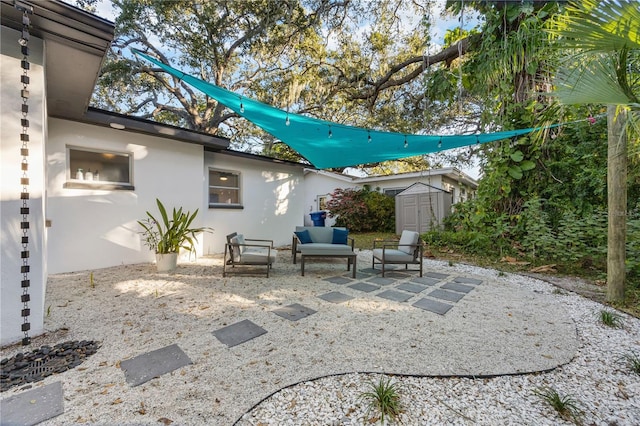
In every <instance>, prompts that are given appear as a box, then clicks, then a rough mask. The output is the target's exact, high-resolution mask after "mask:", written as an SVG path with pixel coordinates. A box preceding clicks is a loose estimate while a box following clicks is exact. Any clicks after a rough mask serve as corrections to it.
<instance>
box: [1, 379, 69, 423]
mask: <svg viewBox="0 0 640 426" xmlns="http://www.w3.org/2000/svg"><path fill="white" fill-rule="evenodd" d="M0 412H2V422H1V423H2V424H3V425H5V424H6V425H36V424H38V423H42V422H44V421H45V420H49V419H52V418H54V417H57V416H59V415H60V414H62V413H64V401H63V391H62V382H54V383H51V384H49V385H46V386H42V387H38V388H35V389H31V390H28V391H26V392H22V393H20V394H18V395H13V396H10V397H9V398H6V399H3V400H2V402H1V403H0Z"/></svg>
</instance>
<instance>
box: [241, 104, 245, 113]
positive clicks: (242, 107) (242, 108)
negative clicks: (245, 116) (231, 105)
mask: <svg viewBox="0 0 640 426" xmlns="http://www.w3.org/2000/svg"><path fill="white" fill-rule="evenodd" d="M240 112H242V113H244V105H243V104H242V102H240Z"/></svg>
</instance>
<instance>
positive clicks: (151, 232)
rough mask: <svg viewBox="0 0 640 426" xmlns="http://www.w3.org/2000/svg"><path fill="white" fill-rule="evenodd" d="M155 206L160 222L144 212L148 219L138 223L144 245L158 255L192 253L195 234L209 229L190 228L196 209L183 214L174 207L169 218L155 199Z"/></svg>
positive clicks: (164, 209)
mask: <svg viewBox="0 0 640 426" xmlns="http://www.w3.org/2000/svg"><path fill="white" fill-rule="evenodd" d="M156 204H157V205H158V210H159V211H160V219H161V220H158V219H156V218H155V217H154V216H153V215H152V214H151V213H149V212H146V213H147V216H148V217H147V218H146V219H144V220H139V221H138V224H140V226H141V227H142V229H143V231H142V232H141V234H142V235H143V237H144V243H145V245H146V246H147V247H149V249H150V250H154V251H155V252H156V253H160V254H167V253H177V252H178V251H179V250H180V249H181V248H183V249H185V250H188V251H192V250H193V248H194V244H195V241H196V240H197V237H196V234H198V233H200V232H208V231H210V229H209V228H191V223H192V222H193V220H194V219H195V218H196V215H197V214H198V209H196V210H195V211H194V212H193V213H190V212H188V211H187V212H183V211H182V207H180V208H179V209H178V210H176V208H175V207H174V208H173V210H172V215H171V218H169V215H168V214H167V210H166V208H165V207H164V205H163V204H162V203H161V202H160V200H159V199H157V198H156Z"/></svg>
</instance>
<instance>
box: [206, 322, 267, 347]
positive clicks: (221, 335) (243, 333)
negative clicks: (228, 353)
mask: <svg viewBox="0 0 640 426" xmlns="http://www.w3.org/2000/svg"><path fill="white" fill-rule="evenodd" d="M266 332H267V330H265V329H264V328H262V327H260V326H259V325H257V324H254V323H252V322H251V321H249V320H242V321H240V322H237V323H235V324H231V325H228V326H226V327H223V328H221V329H219V330H216V331H214V332H213V335H214V336H216V338H217V339H218V340H219V341H220V342H222V343H224V344H225V345H227V346H228V347H230V348H231V347H234V346H236V345H239V344H241V343H244V342H248V341H249V340H251V339H254V338H256V337H258V336H262V335H263V334H265V333H266Z"/></svg>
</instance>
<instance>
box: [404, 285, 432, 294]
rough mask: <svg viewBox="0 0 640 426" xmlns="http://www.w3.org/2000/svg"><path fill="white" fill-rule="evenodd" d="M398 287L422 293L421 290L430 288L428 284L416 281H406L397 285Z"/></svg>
mask: <svg viewBox="0 0 640 426" xmlns="http://www.w3.org/2000/svg"><path fill="white" fill-rule="evenodd" d="M396 288H397V289H398V290H404V291H409V292H411V293H416V294H418V293H420V292H421V291H425V290H426V289H428V288H429V286H428V285H422V284H414V283H404V284H400V285H399V286H396Z"/></svg>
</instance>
